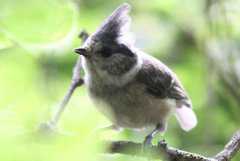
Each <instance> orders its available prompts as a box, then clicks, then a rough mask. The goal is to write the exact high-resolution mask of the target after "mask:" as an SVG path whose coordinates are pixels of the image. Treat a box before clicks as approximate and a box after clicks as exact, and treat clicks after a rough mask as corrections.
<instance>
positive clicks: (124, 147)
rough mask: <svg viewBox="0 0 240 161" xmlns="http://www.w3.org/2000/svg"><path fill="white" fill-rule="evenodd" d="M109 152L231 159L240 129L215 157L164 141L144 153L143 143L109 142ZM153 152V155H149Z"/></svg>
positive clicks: (198, 160) (176, 160) (185, 160)
mask: <svg viewBox="0 0 240 161" xmlns="http://www.w3.org/2000/svg"><path fill="white" fill-rule="evenodd" d="M108 145H110V146H109V149H108V150H107V152H108V153H120V154H127V155H138V156H145V157H149V158H153V159H162V158H166V159H167V160H169V161H230V160H231V159H232V158H233V157H234V156H235V155H236V153H237V152H238V151H239V149H240V131H238V132H236V133H235V134H234V135H233V137H232V138H231V139H230V141H229V142H228V143H227V144H226V146H225V148H224V149H223V150H222V151H221V152H219V153H218V154H217V155H216V156H214V157H205V156H203V155H200V154H196V153H191V152H187V151H183V150H179V149H176V148H173V147H169V146H168V145H167V144H166V143H165V142H164V141H161V142H159V144H158V145H156V146H152V147H149V149H148V151H149V152H150V153H149V152H147V154H146V153H143V151H142V150H143V149H142V144H141V143H134V142H128V141H114V142H111V143H109V144H108ZM149 154H151V155H149Z"/></svg>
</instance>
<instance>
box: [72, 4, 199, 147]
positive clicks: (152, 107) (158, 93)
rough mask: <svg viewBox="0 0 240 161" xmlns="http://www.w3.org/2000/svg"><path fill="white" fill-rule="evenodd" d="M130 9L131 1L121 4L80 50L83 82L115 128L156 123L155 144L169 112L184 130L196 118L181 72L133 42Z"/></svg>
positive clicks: (146, 141) (187, 129) (192, 124)
mask: <svg viewBox="0 0 240 161" xmlns="http://www.w3.org/2000/svg"><path fill="white" fill-rule="evenodd" d="M129 11H130V5H129V4H126V3H124V4H122V5H121V6H119V7H118V8H117V9H116V10H115V11H114V12H113V13H112V14H111V15H110V16H109V17H108V18H107V19H106V20H105V21H104V23H103V24H102V25H101V26H100V27H99V28H98V29H97V31H96V32H95V33H93V34H92V35H90V36H89V37H88V38H87V40H86V41H85V43H84V44H83V45H82V46H81V47H80V48H77V49H75V52H76V53H78V54H80V55H81V57H82V65H83V68H84V71H85V77H84V82H85V83H86V85H87V89H88V91H89V94H90V97H91V98H92V100H93V101H94V102H95V103H96V106H97V108H98V109H99V110H100V111H101V112H102V113H103V114H104V115H106V116H107V117H108V118H109V119H110V120H111V121H112V122H113V125H114V126H116V127H122V128H132V129H142V128H146V127H153V131H152V132H151V133H150V134H149V135H148V136H146V138H145V141H144V143H145V144H150V143H151V141H152V138H153V137H154V135H155V134H157V133H158V132H163V131H164V130H165V129H166V125H167V119H168V116H169V114H171V113H174V114H175V116H176V118H177V120H178V122H179V124H180V126H181V128H182V129H183V130H185V131H189V130H191V129H192V128H194V127H195V126H196V124H197V119H196V116H195V114H194V112H193V110H192V104H191V100H190V99H189V97H188V96H187V94H186V92H185V90H184V88H183V86H182V85H181V83H180V81H179V80H178V78H177V76H176V74H175V73H173V72H172V71H171V70H170V69H169V68H168V67H167V66H166V65H164V64H163V63H161V62H160V61H159V60H157V59H155V58H154V57H152V56H150V55H148V54H146V53H144V52H142V51H140V50H139V49H137V48H135V47H134V46H133V40H132V39H130V37H131V36H130V32H129V25H130V21H131V20H130V17H129V15H128V13H129Z"/></svg>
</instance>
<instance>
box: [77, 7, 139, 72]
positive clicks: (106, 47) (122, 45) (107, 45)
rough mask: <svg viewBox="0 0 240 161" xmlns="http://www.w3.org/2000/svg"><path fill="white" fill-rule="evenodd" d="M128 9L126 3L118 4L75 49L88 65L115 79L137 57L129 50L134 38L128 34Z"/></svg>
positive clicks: (129, 20) (130, 65)
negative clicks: (114, 76)
mask: <svg viewBox="0 0 240 161" xmlns="http://www.w3.org/2000/svg"><path fill="white" fill-rule="evenodd" d="M130 8H131V7H130V5H129V4H127V3H124V4H122V5H120V6H119V7H118V8H117V9H116V10H115V11H113V13H112V14H111V15H110V16H109V17H108V18H106V20H105V21H104V22H103V24H102V25H101V26H100V27H99V28H98V29H97V30H96V32H95V33H93V34H92V35H90V36H89V37H88V39H87V40H86V41H85V42H84V44H83V45H82V46H81V47H80V48H77V49H75V52H76V53H78V54H80V55H82V56H83V57H84V58H85V60H86V62H87V64H88V66H91V68H95V69H97V70H99V71H103V72H107V73H108V74H110V75H117V76H118V75H122V74H124V73H126V72H128V71H129V70H131V68H132V67H133V66H134V65H135V63H136V62H137V56H136V54H135V52H134V51H133V50H132V49H131V45H132V44H133V39H132V38H130V37H131V34H130V32H129V27H130V22H131V19H130V17H129V15H128V13H129V11H130Z"/></svg>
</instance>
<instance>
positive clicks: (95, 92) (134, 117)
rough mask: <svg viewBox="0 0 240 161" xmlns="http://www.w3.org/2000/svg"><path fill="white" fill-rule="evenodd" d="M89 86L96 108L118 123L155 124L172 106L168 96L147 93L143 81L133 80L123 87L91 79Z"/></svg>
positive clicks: (125, 125) (139, 125)
mask: <svg viewBox="0 0 240 161" xmlns="http://www.w3.org/2000/svg"><path fill="white" fill-rule="evenodd" d="M98 83H99V82H98ZM88 90H89V94H90V97H91V98H92V100H93V101H94V102H95V105H96V107H97V109H99V111H100V112H102V113H103V114H104V115H105V116H107V117H108V118H110V120H111V121H112V122H113V123H114V124H116V125H118V126H121V127H129V128H143V127H146V126H150V125H155V124H157V123H158V122H161V121H164V120H165V119H166V117H167V116H168V114H169V112H170V111H171V108H172V107H171V105H169V104H168V102H167V100H162V99H157V98H155V97H153V96H151V95H149V94H148V93H147V92H146V89H145V87H144V85H142V84H139V83H136V82H132V83H129V84H127V85H126V86H124V87H115V86H108V85H103V84H101V85H100V84H97V83H96V84H94V83H93V84H91V83H90V84H89V86H88Z"/></svg>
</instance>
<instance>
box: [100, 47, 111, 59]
mask: <svg viewBox="0 0 240 161" xmlns="http://www.w3.org/2000/svg"><path fill="white" fill-rule="evenodd" d="M101 55H102V57H104V58H108V57H110V56H111V55H112V50H111V49H110V48H103V49H102V50H101Z"/></svg>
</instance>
